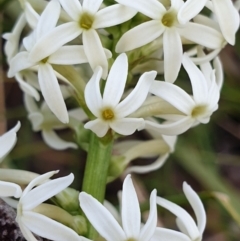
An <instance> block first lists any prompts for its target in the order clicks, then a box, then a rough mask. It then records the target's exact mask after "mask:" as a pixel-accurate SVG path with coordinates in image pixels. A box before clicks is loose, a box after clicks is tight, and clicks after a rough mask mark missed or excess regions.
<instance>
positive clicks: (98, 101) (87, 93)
mask: <svg viewBox="0 0 240 241" xmlns="http://www.w3.org/2000/svg"><path fill="white" fill-rule="evenodd" d="M101 76H102V68H101V67H97V68H96V69H95V71H94V74H93V76H92V78H91V79H90V80H89V81H88V83H87V85H86V88H85V90H84V97H85V101H86V104H87V106H88V108H89V109H90V111H91V112H92V113H93V114H94V115H95V116H96V117H99V113H100V109H101V108H102V96H101V93H100V85H99V83H100V80H101Z"/></svg>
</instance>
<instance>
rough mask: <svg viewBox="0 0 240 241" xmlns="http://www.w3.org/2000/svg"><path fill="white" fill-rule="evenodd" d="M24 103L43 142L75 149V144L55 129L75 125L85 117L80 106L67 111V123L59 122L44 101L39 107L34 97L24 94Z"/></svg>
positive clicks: (59, 147)
mask: <svg viewBox="0 0 240 241" xmlns="http://www.w3.org/2000/svg"><path fill="white" fill-rule="evenodd" d="M24 104H25V107H26V109H27V111H28V118H29V120H30V121H31V123H32V126H33V130H34V131H41V134H42V137H43V140H44V141H45V143H46V144H47V145H48V146H50V147H51V148H53V149H55V150H65V149H67V148H73V149H77V144H76V143H73V142H69V141H65V140H63V139H61V138H60V137H59V136H58V135H57V133H56V132H55V131H56V130H62V129H65V128H69V127H72V128H74V127H75V123H76V122H77V123H79V122H82V121H84V120H86V119H87V116H86V114H85V113H84V111H83V110H82V109H80V108H78V109H72V110H69V111H68V114H69V123H68V124H63V123H61V122H60V121H59V120H58V119H57V118H56V117H55V115H53V114H52V112H51V111H50V109H49V108H48V106H47V105H46V103H45V102H43V103H42V105H41V107H40V108H39V107H38V106H37V104H36V103H35V101H34V99H33V98H32V97H30V96H29V95H27V94H25V95H24Z"/></svg>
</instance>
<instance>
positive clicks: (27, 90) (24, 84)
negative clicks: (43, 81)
mask: <svg viewBox="0 0 240 241" xmlns="http://www.w3.org/2000/svg"><path fill="white" fill-rule="evenodd" d="M15 78H16V80H17V82H18V83H19V87H20V88H21V90H22V91H23V92H25V93H26V94H28V95H31V96H32V97H34V98H35V100H36V101H39V100H40V95H39V93H38V92H37V90H36V89H35V88H33V87H32V86H31V85H30V84H28V83H27V82H25V81H24V80H23V75H22V74H21V73H17V74H16V75H15Z"/></svg>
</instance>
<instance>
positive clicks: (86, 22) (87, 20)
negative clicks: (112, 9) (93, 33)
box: [79, 13, 94, 30]
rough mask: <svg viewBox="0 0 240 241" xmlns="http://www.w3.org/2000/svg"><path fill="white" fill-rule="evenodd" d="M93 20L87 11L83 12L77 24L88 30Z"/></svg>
mask: <svg viewBox="0 0 240 241" xmlns="http://www.w3.org/2000/svg"><path fill="white" fill-rule="evenodd" d="M93 20H94V18H93V16H92V15H90V14H89V13H83V14H82V16H81V18H80V21H79V25H80V27H81V28H84V29H86V30H88V29H90V28H91V27H92V24H93Z"/></svg>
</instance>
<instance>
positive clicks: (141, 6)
mask: <svg viewBox="0 0 240 241" xmlns="http://www.w3.org/2000/svg"><path fill="white" fill-rule="evenodd" d="M116 2H118V3H120V4H123V5H125V6H128V7H131V8H134V9H136V10H137V11H138V12H140V13H142V14H144V15H146V16H148V17H149V18H152V19H160V18H161V16H162V15H163V13H164V12H166V9H165V7H164V6H163V5H162V3H160V2H159V1H157V0H148V1H145V0H131V1H128V0H116Z"/></svg>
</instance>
